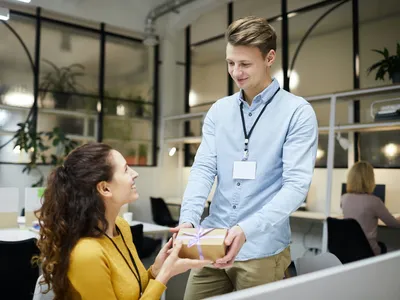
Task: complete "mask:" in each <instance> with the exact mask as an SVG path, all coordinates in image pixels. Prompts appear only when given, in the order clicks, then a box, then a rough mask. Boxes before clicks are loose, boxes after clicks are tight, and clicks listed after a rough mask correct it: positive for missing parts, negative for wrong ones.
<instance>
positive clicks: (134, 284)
mask: <svg viewBox="0 0 400 300" xmlns="http://www.w3.org/2000/svg"><path fill="white" fill-rule="evenodd" d="M137 177H138V173H136V172H135V171H133V170H132V169H131V168H129V167H128V166H127V164H126V161H125V159H124V158H123V156H122V155H121V154H120V153H119V152H118V151H116V150H113V149H112V148H111V147H110V146H108V145H105V144H101V143H92V144H86V145H83V146H81V147H79V148H77V149H75V150H74V151H72V152H71V153H70V154H69V155H68V157H67V158H66V160H65V162H64V165H63V166H61V167H58V168H57V169H56V170H54V171H53V172H52V173H51V175H50V177H49V179H48V184H47V188H46V191H45V193H44V202H43V205H42V207H41V209H40V210H39V211H38V215H39V221H40V222H41V224H42V226H41V229H40V239H39V241H38V246H39V248H40V251H41V254H40V257H39V261H40V262H41V263H42V267H43V277H44V280H43V282H42V284H48V285H49V286H50V288H52V290H53V292H54V294H55V299H57V300H58V299H72V300H75V299H80V300H92V299H93V300H95V299H96V300H98V299H107V300H111V299H120V300H123V299H160V297H161V295H162V293H163V292H164V290H165V289H166V284H167V282H168V280H169V279H170V278H171V277H173V276H175V275H177V274H179V273H182V272H185V271H187V270H189V269H191V268H201V267H203V266H205V265H207V264H209V263H211V262H209V261H200V260H188V259H180V258H179V257H178V253H179V250H180V247H181V245H179V244H178V245H177V246H175V247H174V248H173V249H171V247H172V241H171V240H170V241H169V242H168V243H167V244H166V245H165V246H164V247H163V248H162V249H161V251H160V253H159V254H158V256H157V258H156V259H155V262H154V264H153V265H152V266H151V267H150V269H149V270H147V271H146V270H145V268H144V266H143V264H142V263H141V261H140V260H139V257H138V254H137V252H136V249H135V246H134V244H133V242H132V236H131V231H130V227H129V224H128V223H127V222H126V221H125V220H123V219H122V218H120V217H118V213H119V211H120V209H121V207H122V206H123V205H124V204H126V203H130V202H133V201H136V200H137V199H138V197H139V195H138V193H137V190H136V182H135V180H136V178H137Z"/></svg>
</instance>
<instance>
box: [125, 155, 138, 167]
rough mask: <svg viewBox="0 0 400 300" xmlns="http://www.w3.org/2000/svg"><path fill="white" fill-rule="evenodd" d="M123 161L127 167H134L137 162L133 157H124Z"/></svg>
mask: <svg viewBox="0 0 400 300" xmlns="http://www.w3.org/2000/svg"><path fill="white" fill-rule="evenodd" d="M125 160H126V163H127V164H128V165H136V162H137V160H136V156H133V155H132V156H127V157H125Z"/></svg>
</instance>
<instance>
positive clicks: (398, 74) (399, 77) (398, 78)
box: [392, 71, 400, 83]
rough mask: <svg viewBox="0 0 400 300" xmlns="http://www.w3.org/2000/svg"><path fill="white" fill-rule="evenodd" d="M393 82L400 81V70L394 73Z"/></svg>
mask: <svg viewBox="0 0 400 300" xmlns="http://www.w3.org/2000/svg"><path fill="white" fill-rule="evenodd" d="M392 82H393V83H400V71H398V72H394V73H393V75H392Z"/></svg>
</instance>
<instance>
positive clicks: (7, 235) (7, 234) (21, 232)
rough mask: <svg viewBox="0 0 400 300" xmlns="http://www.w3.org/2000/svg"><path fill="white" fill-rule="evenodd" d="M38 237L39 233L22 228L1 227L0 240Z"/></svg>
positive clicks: (12, 240)
mask: <svg viewBox="0 0 400 300" xmlns="http://www.w3.org/2000/svg"><path fill="white" fill-rule="evenodd" d="M31 238H37V234H36V233H34V232H32V231H30V230H28V229H20V228H7V229H0V241H5V242H16V241H23V240H28V239H31Z"/></svg>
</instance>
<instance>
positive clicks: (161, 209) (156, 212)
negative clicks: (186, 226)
mask: <svg viewBox="0 0 400 300" xmlns="http://www.w3.org/2000/svg"><path fill="white" fill-rule="evenodd" d="M150 201H151V212H152V214H153V221H154V222H155V223H156V224H158V225H161V226H168V227H175V226H177V225H178V223H179V222H178V221H177V220H174V219H173V218H172V215H171V212H170V211H169V209H168V206H167V204H166V203H165V201H164V199H163V198H155V197H150Z"/></svg>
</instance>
